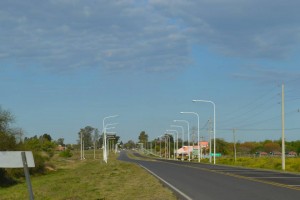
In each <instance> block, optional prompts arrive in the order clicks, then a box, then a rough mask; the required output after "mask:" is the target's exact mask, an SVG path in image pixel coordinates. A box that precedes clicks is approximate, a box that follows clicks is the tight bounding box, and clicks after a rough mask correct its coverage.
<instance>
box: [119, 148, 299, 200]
mask: <svg viewBox="0 0 300 200" xmlns="http://www.w3.org/2000/svg"><path fill="white" fill-rule="evenodd" d="M134 155H135V156H136V157H138V158H139V159H131V158H129V157H128V156H127V153H126V151H121V154H120V157H119V160H122V161H127V162H134V163H136V164H138V165H140V166H141V167H143V168H145V169H146V170H148V171H149V172H150V173H152V174H153V175H154V176H156V177H158V178H160V179H161V180H162V181H163V182H164V183H165V184H169V186H170V187H171V188H172V189H173V190H175V192H176V193H177V194H178V196H179V198H180V199H195V200H196V199H203V200H219V199H233V200H235V199H236V200H261V199H263V200H267V199H270V200H277V199H278V200H290V199H291V200H296V199H300V175H296V174H289V173H280V172H274V171H264V170H254V169H246V168H238V167H230V166H222V165H209V164H201V163H189V162H180V161H172V160H161V159H151V160H150V159H144V158H145V157H143V156H141V155H140V154H138V153H134Z"/></svg>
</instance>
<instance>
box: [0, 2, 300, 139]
mask: <svg viewBox="0 0 300 200" xmlns="http://www.w3.org/2000/svg"><path fill="white" fill-rule="evenodd" d="M299 7H300V2H299V1H297V0H290V1H288V2H284V1H281V0H260V1H258V0H251V1H249V0H248V1H247V0H227V1H221V0H197V1H196V0H184V1H181V0H143V1H141V0H114V1H111V0H48V1H40V0H28V1H19V0H2V1H0V44H1V45H0V89H1V101H0V105H1V107H2V109H8V110H10V111H11V112H12V113H13V114H14V115H15V117H16V123H15V124H14V126H16V127H20V128H22V129H23V130H24V132H25V136H27V137H30V136H34V135H41V134H44V133H49V134H51V135H52V136H53V138H54V139H58V138H65V141H66V142H67V143H74V142H76V140H77V137H78V136H77V133H78V131H79V130H80V128H83V127H85V126H87V125H91V126H93V127H95V128H98V129H102V119H103V118H104V117H106V116H109V115H114V114H119V115H120V117H118V118H115V119H110V120H109V122H111V123H115V122H117V123H119V124H118V126H117V127H116V129H115V131H116V132H117V133H118V135H120V136H121V139H122V140H123V141H124V142H126V141H128V140H129V139H133V140H137V138H138V135H139V133H140V131H142V130H145V131H146V132H147V133H148V135H149V136H150V138H151V139H153V138H155V137H158V136H159V135H161V134H163V133H164V132H165V130H166V129H169V127H170V125H171V124H174V123H173V122H172V121H173V120H174V119H185V120H188V121H189V122H190V123H191V127H195V128H194V129H196V128H197V120H196V118H195V116H192V115H183V114H179V113H180V112H181V111H193V112H197V113H199V116H200V128H201V130H200V134H201V135H202V136H204V138H206V139H207V137H208V133H207V129H208V125H207V121H208V119H209V118H212V117H213V112H212V111H213V109H212V105H210V104H207V103H193V102H192V99H206V100H212V101H214V102H215V104H216V108H217V109H216V113H217V120H216V125H217V128H216V131H217V137H220V138H224V139H226V140H228V141H231V140H232V131H231V129H233V128H236V129H237V131H236V133H237V135H238V136H237V138H238V140H241V141H245V140H257V141H259V140H264V139H279V138H280V137H281V130H280V128H281V118H280V117H281V104H280V102H281V84H282V83H283V82H284V83H285V91H286V94H285V100H286V102H285V110H286V111H285V112H286V129H287V130H286V138H287V139H288V140H296V139H300V133H299V132H300V125H299V121H300V112H299V108H300V105H299V104H300V89H299V84H300V68H299V64H300V62H299V61H300V59H299V56H298V55H299V53H300V48H299V44H300V14H299ZM177 125H180V124H177ZM182 125H184V124H182ZM194 131H195V130H194ZM191 132H193V131H191ZM185 137H187V135H186V136H185Z"/></svg>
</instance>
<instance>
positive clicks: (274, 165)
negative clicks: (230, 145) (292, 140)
mask: <svg viewBox="0 0 300 200" xmlns="http://www.w3.org/2000/svg"><path fill="white" fill-rule="evenodd" d="M285 161H286V162H285V166H286V171H287V172H296V173H300V158H299V157H298V158H286V160H285ZM206 162H208V159H206ZM216 162H217V163H218V164H225V165H235V166H242V167H249V168H261V169H270V170H281V158H280V157H254V158H253V157H252V158H251V157H241V158H237V160H236V162H234V159H233V158H217V160H216Z"/></svg>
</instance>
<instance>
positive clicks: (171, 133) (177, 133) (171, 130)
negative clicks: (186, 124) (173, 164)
mask: <svg viewBox="0 0 300 200" xmlns="http://www.w3.org/2000/svg"><path fill="white" fill-rule="evenodd" d="M167 131H169V132H171V131H174V132H176V134H177V139H176V145H177V147H176V148H177V151H178V131H177V130H167ZM171 134H172V133H171ZM173 136H174V137H173V141H174V152H173V154H174V160H175V140H174V138H175V135H173Z"/></svg>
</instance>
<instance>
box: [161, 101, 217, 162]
mask: <svg viewBox="0 0 300 200" xmlns="http://www.w3.org/2000/svg"><path fill="white" fill-rule="evenodd" d="M192 102H204V103H211V104H212V105H213V110H214V128H213V130H214V153H213V157H214V164H216V105H215V103H214V102H213V101H208V100H200V99H197V100H192ZM180 114H192V115H196V116H197V122H198V134H197V135H198V162H200V161H201V158H200V156H201V155H202V152H201V150H202V147H201V145H200V132H199V130H200V129H199V128H200V127H199V114H198V113H196V112H180ZM173 121H174V122H184V123H186V124H187V128H188V156H189V158H188V160H189V161H190V160H191V158H190V148H189V145H190V133H189V129H190V127H189V126H190V125H189V122H188V121H187V120H181V119H180V120H179V119H176V120H173ZM171 127H181V128H182V140H183V142H184V129H183V126H176V125H171ZM167 131H168V132H170V131H175V132H176V133H177V150H178V131H177V130H167ZM183 142H182V144H183ZM182 146H184V145H182ZM210 146H211V141H210ZM174 149H175V145H174ZM174 151H175V150H174ZM211 156H212V154H211V148H209V157H210V159H209V161H210V162H211ZM174 159H175V155H174ZM181 159H182V160H183V157H182V158H181Z"/></svg>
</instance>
